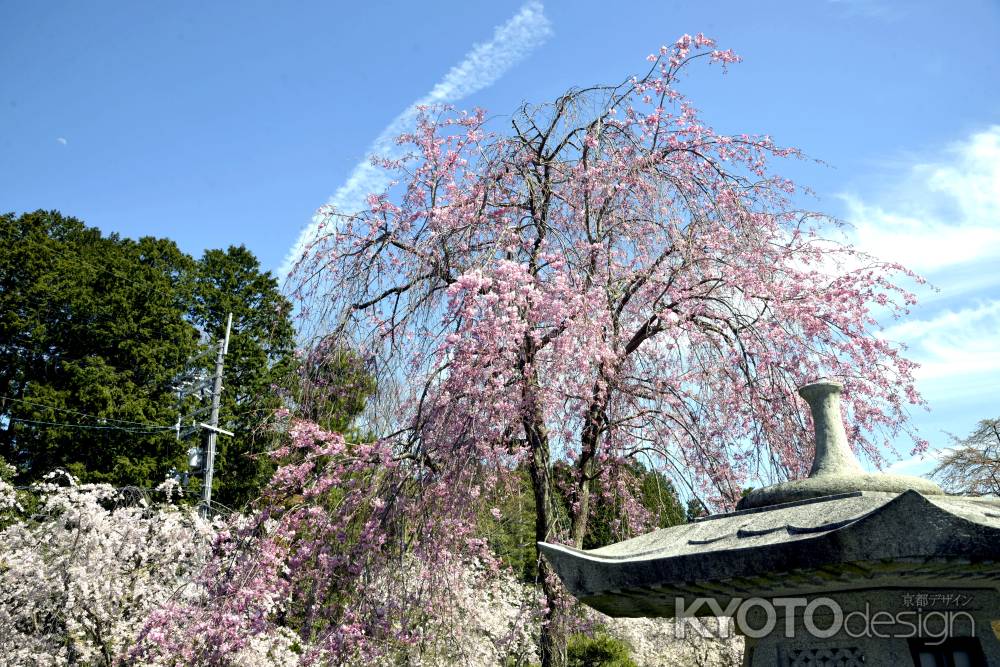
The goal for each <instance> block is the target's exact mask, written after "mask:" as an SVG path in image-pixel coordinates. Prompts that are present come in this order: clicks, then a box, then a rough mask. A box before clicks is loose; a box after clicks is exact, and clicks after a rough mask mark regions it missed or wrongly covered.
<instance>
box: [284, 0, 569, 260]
mask: <svg viewBox="0 0 1000 667" xmlns="http://www.w3.org/2000/svg"><path fill="white" fill-rule="evenodd" d="M551 34H552V24H551V23H550V22H549V20H548V18H547V17H546V16H545V12H544V7H543V6H542V3H541V2H538V1H537V0H529V1H528V2H526V3H525V4H524V5H522V6H521V8H520V10H519V11H518V12H517V13H516V14H515V15H514V16H512V17H511V18H510V19H508V20H507V21H506V22H505V23H503V24H502V25H499V26H497V27H496V28H495V29H494V31H493V39H491V40H490V41H488V42H486V43H484V44H476V45H474V46H473V47H472V49H471V50H470V51H469V52H468V53H466V54H465V57H464V58H463V59H462V61H461V62H460V63H459V64H457V65H455V66H454V67H452V68H451V69H450V70H448V73H447V74H445V76H444V78H442V79H441V80H440V81H438V82H437V83H436V84H435V85H434V87H433V88H432V89H431V90H430V92H429V93H427V94H426V95H424V96H423V97H421V98H420V99H419V100H417V101H415V102H413V103H412V104H411V105H410V106H408V107H407V108H406V109H405V110H404V111H403V112H402V113H401V114H399V115H398V116H396V118H395V119H394V120H393V121H392V122H391V123H390V124H389V125H388V126H387V127H386V128H385V129H384V130H382V132H381V133H380V134H379V136H378V137H377V138H376V139H375V141H374V142H372V144H371V146H370V147H369V150H368V155H369V156H370V155H381V156H387V157H391V156H395V155H398V153H399V151H398V148H397V147H396V146H395V145H394V143H393V139H394V138H395V137H396V136H397V135H399V134H400V133H402V132H405V131H407V130H408V129H410V128H412V127H413V125H414V121H415V119H416V117H417V107H419V106H421V105H427V104H450V103H454V102H458V101H459V100H461V99H463V98H465V97H468V96H469V95H472V94H473V93H476V92H478V91H480V90H483V89H484V88H488V87H489V86H492V85H493V84H494V83H496V82H497V80H499V79H500V77H502V76H503V75H504V74H505V73H506V72H507V71H508V70H509V69H510V68H511V67H513V66H514V65H516V64H517V63H519V62H520V61H522V60H523V59H524V58H526V57H527V56H528V55H529V54H530V53H531V52H532V51H533V50H534V49H536V48H538V47H539V46H541V45H542V44H543V43H544V42H545V40H546V39H548V38H549V36H550V35H551ZM388 184H389V179H388V177H387V175H386V173H385V171H384V170H382V169H380V168H378V167H375V166H373V165H372V164H371V162H370V161H369V160H368V159H367V158H366V159H365V160H364V161H362V162H360V163H359V164H358V165H357V166H356V167H355V168H354V171H353V172H351V175H350V177H349V178H348V179H347V181H346V182H345V183H344V184H343V185H342V186H340V187H339V188H338V189H337V191H336V192H335V193H334V194H333V196H332V197H330V201H329V203H330V204H332V205H334V206H336V207H337V208H338V209H340V210H344V211H356V210H358V209H360V208H361V207H362V206H364V204H365V201H366V198H367V196H368V194H369V193H371V192H380V191H382V190H383V189H384V188H385V187H386V186H387V185H388ZM318 224H319V221H318V220H315V219H314V220H313V222H312V224H310V225H309V226H308V227H306V228H305V229H304V230H303V231H302V232H301V233H300V234H299V238H298V241H296V243H295V245H294V246H292V248H291V249H290V250H289V252H288V255H287V256H286V257H285V262H284V264H283V266H282V268H281V269H280V272H281V273H282V274H286V273H288V271H289V270H290V268H291V267H292V265H293V264H294V263H295V261H297V260H298V259H299V257H300V256H301V254H302V251H303V249H304V248H305V247H306V245H307V244H308V243H309V242H310V241H311V240H312V239H313V238H314V237H315V234H316V232H317V229H318Z"/></svg>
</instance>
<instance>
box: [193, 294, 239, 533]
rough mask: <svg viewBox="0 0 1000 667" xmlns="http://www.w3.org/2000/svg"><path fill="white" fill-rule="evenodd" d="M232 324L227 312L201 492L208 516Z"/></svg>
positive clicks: (203, 508)
mask: <svg viewBox="0 0 1000 667" xmlns="http://www.w3.org/2000/svg"><path fill="white" fill-rule="evenodd" d="M232 326H233V314H232V313H229V317H227V318H226V337H225V338H224V339H223V341H222V343H221V344H220V345H219V352H218V354H217V355H216V357H215V381H214V383H213V388H212V413H211V416H210V417H209V420H208V424H206V425H205V426H207V427H208V428H205V430H206V431H208V447H207V448H206V452H205V486H204V488H203V489H202V493H201V504H202V508H201V511H202V514H203V515H204V516H206V517H207V516H208V515H209V513H210V506H211V503H212V473H213V472H215V441H216V440H217V439H218V437H219V432H220V429H219V403H220V401H221V400H222V365H223V362H224V361H225V357H226V354H227V353H228V352H229V331H230V329H231V328H232Z"/></svg>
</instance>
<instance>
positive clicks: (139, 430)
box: [7, 417, 174, 433]
mask: <svg viewBox="0 0 1000 667" xmlns="http://www.w3.org/2000/svg"><path fill="white" fill-rule="evenodd" d="M7 419H9V420H10V421H12V422H17V423H19V424H31V425H33V426H58V427H62V428H80V429H87V430H91V431H123V432H125V433H165V432H167V431H173V430H174V427H173V426H156V427H152V428H128V427H125V426H95V425H94V424H70V423H67V422H48V421H41V420H37V419H21V418H20V417H7Z"/></svg>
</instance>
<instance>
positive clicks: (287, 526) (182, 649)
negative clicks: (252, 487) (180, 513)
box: [129, 420, 539, 665]
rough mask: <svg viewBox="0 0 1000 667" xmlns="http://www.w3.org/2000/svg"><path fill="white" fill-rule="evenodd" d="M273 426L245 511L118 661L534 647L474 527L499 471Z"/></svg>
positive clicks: (470, 660)
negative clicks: (276, 444)
mask: <svg viewBox="0 0 1000 667" xmlns="http://www.w3.org/2000/svg"><path fill="white" fill-rule="evenodd" d="M287 438H288V441H287V444H286V445H285V446H283V447H280V448H279V449H277V450H276V451H274V452H273V455H274V456H275V457H276V458H277V459H279V460H280V462H281V465H280V467H279V468H278V470H277V472H276V473H275V475H274V477H273V478H272V480H271V482H270V484H269V485H268V487H267V488H266V490H265V492H264V496H263V497H262V498H261V500H260V503H259V506H258V507H257V508H256V510H255V511H254V513H253V514H252V515H250V516H247V517H238V518H234V520H232V521H231V522H230V524H229V525H227V526H226V527H225V528H224V529H222V530H220V531H219V533H218V536H217V539H216V543H215V546H214V553H213V557H212V559H211V560H210V562H209V564H208V566H207V567H206V568H205V570H204V571H203V572H202V574H201V575H200V577H199V588H198V590H199V594H198V595H195V596H189V597H187V598H171V599H169V600H167V601H166V602H165V603H164V604H163V605H162V606H161V607H160V608H158V609H157V610H156V611H154V612H153V614H151V616H150V617H149V619H148V621H147V623H146V625H145V627H144V628H143V630H142V632H141V633H140V636H139V641H138V643H137V645H136V646H135V648H134V649H133V650H132V651H131V652H130V654H129V658H130V659H131V660H134V661H137V662H141V663H144V664H177V663H181V664H200V665H205V664H210V665H243V664H247V662H248V661H249V660H250V658H249V657H248V656H255V657H254V658H253V659H254V660H260V661H264V662H263V664H303V665H314V664H324V665H325V664H350V665H366V664H386V663H392V662H396V661H399V662H403V663H406V664H422V665H448V664H467V665H496V664H502V663H503V661H504V660H505V659H506V658H507V657H510V656H514V657H515V659H518V658H520V659H522V660H523V659H527V658H530V657H531V656H532V652H533V650H534V641H533V634H532V632H533V630H534V629H535V628H537V627H538V624H537V619H536V618H535V614H536V613H537V609H538V608H539V601H538V600H537V597H536V596H534V595H533V594H532V593H531V589H526V588H524V587H522V586H518V585H517V584H516V581H515V580H514V579H513V577H512V575H511V574H510V573H509V572H507V571H506V570H504V569H503V568H501V567H500V564H499V563H498V562H497V560H496V559H495V557H494V556H493V554H492V553H491V552H490V550H489V548H488V547H487V545H486V542H485V540H483V539H481V538H479V537H477V535H476V532H475V529H476V524H475V518H476V515H477V512H476V508H477V507H479V506H480V505H481V504H484V503H486V504H491V503H492V499H491V494H493V493H496V492H502V489H503V488H504V485H503V484H502V483H500V482H499V481H498V480H497V479H496V478H495V477H491V476H490V475H489V474H488V473H487V471H484V470H482V469H480V468H478V467H477V466H475V465H468V466H457V467H453V468H448V469H442V470H439V472H438V474H436V475H435V474H428V473H424V472H422V471H421V469H420V468H419V467H417V466H415V465H414V464H413V462H412V461H411V460H409V459H407V458H405V457H399V456H396V455H395V454H394V452H393V450H392V449H391V448H389V447H388V446H387V445H386V444H385V443H383V442H380V441H376V442H372V443H349V442H347V441H345V439H344V438H343V436H341V435H340V434H337V433H332V432H328V431H325V430H323V429H321V428H319V427H318V426H316V425H315V424H314V423H312V422H308V421H302V420H291V421H290V422H289V425H288V430H287ZM484 480H485V482H486V483H484ZM456 490H461V491H462V493H461V494H458V493H455V491H456ZM487 490H489V491H487ZM268 660H269V661H272V662H267V661H268Z"/></svg>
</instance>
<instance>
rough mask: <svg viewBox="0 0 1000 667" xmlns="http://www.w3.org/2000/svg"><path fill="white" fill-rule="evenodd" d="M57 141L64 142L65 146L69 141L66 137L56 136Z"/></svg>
mask: <svg viewBox="0 0 1000 667" xmlns="http://www.w3.org/2000/svg"><path fill="white" fill-rule="evenodd" d="M56 141H57V142H58V143H60V144H62V145H63V146H65V145H66V143H67V141H66V137H56Z"/></svg>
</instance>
